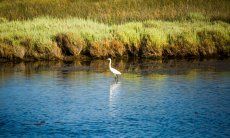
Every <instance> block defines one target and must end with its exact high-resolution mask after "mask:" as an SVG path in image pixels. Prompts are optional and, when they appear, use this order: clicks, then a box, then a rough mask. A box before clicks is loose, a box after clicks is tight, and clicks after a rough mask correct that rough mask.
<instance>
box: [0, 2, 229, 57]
mask: <svg viewBox="0 0 230 138" xmlns="http://www.w3.org/2000/svg"><path fill="white" fill-rule="evenodd" d="M229 5H230V2H229V1H228V0H220V1H218V2H216V1H215V0H164V1H158V0H30V1H28V0H0V58H1V59H8V60H15V59H20V60H57V59H60V60H69V59H75V58H107V57H119V58H124V57H138V58H171V57H172V58H174V57H176V58H178V57H179V58H184V57H189V58H190V57H209V56H229V53H230V52H229V51H230V48H229V47H230V25H229V21H230V10H229V9H230V8H229Z"/></svg>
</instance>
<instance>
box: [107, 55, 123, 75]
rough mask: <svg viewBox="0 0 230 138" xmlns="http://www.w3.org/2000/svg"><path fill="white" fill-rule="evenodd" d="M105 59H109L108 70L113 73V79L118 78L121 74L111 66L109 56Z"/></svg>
mask: <svg viewBox="0 0 230 138" xmlns="http://www.w3.org/2000/svg"><path fill="white" fill-rule="evenodd" d="M107 60H109V69H110V71H111V72H112V73H113V74H114V75H115V79H118V75H121V72H120V71H118V70H116V69H115V68H112V67H111V62H112V61H111V58H108V59H107Z"/></svg>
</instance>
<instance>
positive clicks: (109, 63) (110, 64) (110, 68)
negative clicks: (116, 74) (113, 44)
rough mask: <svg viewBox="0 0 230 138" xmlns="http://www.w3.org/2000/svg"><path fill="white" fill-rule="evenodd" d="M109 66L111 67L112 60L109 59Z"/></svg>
mask: <svg viewBox="0 0 230 138" xmlns="http://www.w3.org/2000/svg"><path fill="white" fill-rule="evenodd" d="M109 68H110V69H111V60H109Z"/></svg>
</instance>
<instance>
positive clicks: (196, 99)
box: [0, 59, 230, 138]
mask: <svg viewBox="0 0 230 138" xmlns="http://www.w3.org/2000/svg"><path fill="white" fill-rule="evenodd" d="M112 66H113V67H115V68H117V69H118V70H120V71H121V72H122V76H121V77H120V78H119V81H118V82H115V81H114V78H113V75H112V74H111V73H110V72H109V70H108V61H106V60H96V61H87V62H86V61H85V62H66V63H61V62H33V63H30V62H28V63H9V62H7V63H0V137H11V136H16V137H35V136H39V137H78V136H86V137H91V136H104V137H202V138H203V137H230V60H229V59H225V60H203V61H197V60H192V61H191V60H190V61H186V60H177V61H176V60H169V61H152V60H145V61H133V60H132V61H116V62H115V61H112Z"/></svg>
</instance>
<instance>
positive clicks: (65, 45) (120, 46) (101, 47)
mask: <svg viewBox="0 0 230 138" xmlns="http://www.w3.org/2000/svg"><path fill="white" fill-rule="evenodd" d="M200 33H201V34H200V36H199V35H198V36H199V37H200V38H199V40H200V41H199V43H191V42H189V41H187V40H186V38H183V36H176V37H172V38H171V37H170V36H168V37H169V38H168V39H169V40H168V44H162V45H157V44H156V43H155V42H154V41H151V39H150V38H149V36H148V35H146V36H143V37H141V39H140V42H138V43H137V44H134V43H124V42H122V41H119V40H103V41H99V42H98V41H93V42H88V41H87V40H84V39H73V38H71V35H68V34H59V35H57V36H56V37H55V39H54V40H55V41H54V42H53V43H52V45H50V46H47V47H39V46H36V45H32V44H31V43H30V40H25V41H23V42H21V43H20V45H19V46H14V45H12V44H11V43H10V42H5V43H1V44H0V61H37V60H49V61H51V60H63V61H69V60H79V59H80V60H82V59H105V58H107V57H112V58H121V59H126V58H140V59H141V58H142V59H145V58H151V59H168V58H207V57H229V55H230V43H229V40H226V39H225V38H224V37H222V36H221V35H218V34H216V33H214V32H212V33H210V32H209V33H207V34H202V33H204V32H200Z"/></svg>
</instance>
